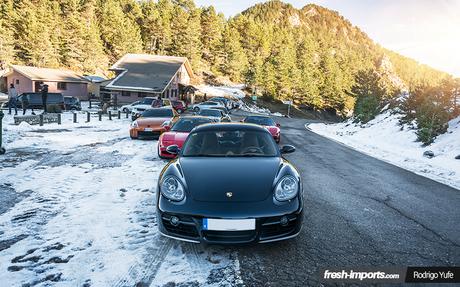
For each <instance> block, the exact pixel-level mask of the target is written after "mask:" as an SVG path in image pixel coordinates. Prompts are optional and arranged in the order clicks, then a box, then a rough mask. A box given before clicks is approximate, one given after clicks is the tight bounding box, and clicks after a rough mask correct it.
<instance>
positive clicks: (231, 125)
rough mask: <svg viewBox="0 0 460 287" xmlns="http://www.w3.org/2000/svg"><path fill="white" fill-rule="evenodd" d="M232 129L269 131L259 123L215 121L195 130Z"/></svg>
mask: <svg viewBox="0 0 460 287" xmlns="http://www.w3.org/2000/svg"><path fill="white" fill-rule="evenodd" d="M223 130H224V131H232V130H248V131H261V132H268V131H267V130H266V129H265V128H263V127H262V126H259V125H254V124H246V123H214V124H205V125H201V126H198V127H196V128H195V129H194V132H204V131H223Z"/></svg>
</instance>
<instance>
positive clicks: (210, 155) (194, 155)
mask: <svg viewBox="0 0 460 287" xmlns="http://www.w3.org/2000/svg"><path fill="white" fill-rule="evenodd" d="M184 156H185V157H223V156H224V155H215V154H204V153H200V154H193V155H184Z"/></svg>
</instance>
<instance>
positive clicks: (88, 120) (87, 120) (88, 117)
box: [86, 112, 91, 123]
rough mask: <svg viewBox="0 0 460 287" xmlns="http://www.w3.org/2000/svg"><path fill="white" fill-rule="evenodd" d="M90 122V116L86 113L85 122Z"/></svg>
mask: <svg viewBox="0 0 460 287" xmlns="http://www.w3.org/2000/svg"><path fill="white" fill-rule="evenodd" d="M90 121H91V114H90V113H89V112H86V122H87V123H89V122H90Z"/></svg>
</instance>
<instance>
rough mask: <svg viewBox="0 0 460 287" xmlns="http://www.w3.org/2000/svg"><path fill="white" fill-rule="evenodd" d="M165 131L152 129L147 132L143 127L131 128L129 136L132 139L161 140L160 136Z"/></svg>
mask: <svg viewBox="0 0 460 287" xmlns="http://www.w3.org/2000/svg"><path fill="white" fill-rule="evenodd" d="M164 131H165V130H164V129H163V128H161V129H152V130H151V131H146V130H145V129H144V128H143V127H138V128H131V129H130V130H129V135H130V136H131V138H135V139H159V138H160V135H161V134H162V133H163V132H164Z"/></svg>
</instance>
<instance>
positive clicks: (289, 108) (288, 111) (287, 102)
mask: <svg viewBox="0 0 460 287" xmlns="http://www.w3.org/2000/svg"><path fill="white" fill-rule="evenodd" d="M283 104H285V105H287V106H288V110H287V117H288V118H290V117H291V116H290V115H289V114H290V113H291V105H292V101H283Z"/></svg>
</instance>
